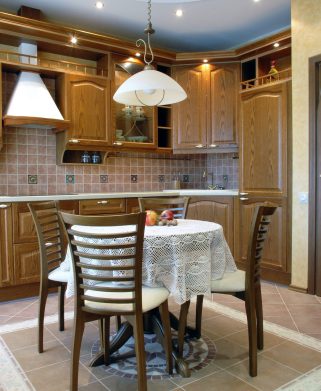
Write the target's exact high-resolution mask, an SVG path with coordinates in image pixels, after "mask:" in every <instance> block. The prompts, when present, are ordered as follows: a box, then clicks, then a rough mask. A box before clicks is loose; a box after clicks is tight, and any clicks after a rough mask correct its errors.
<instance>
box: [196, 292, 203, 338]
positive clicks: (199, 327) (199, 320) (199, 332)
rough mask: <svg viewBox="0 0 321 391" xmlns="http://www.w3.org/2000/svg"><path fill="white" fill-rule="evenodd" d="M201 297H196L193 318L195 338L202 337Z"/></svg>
mask: <svg viewBox="0 0 321 391" xmlns="http://www.w3.org/2000/svg"><path fill="white" fill-rule="evenodd" d="M203 299H204V296H203V295H197V299H196V317H195V331H196V338H201V336H202V311H203Z"/></svg>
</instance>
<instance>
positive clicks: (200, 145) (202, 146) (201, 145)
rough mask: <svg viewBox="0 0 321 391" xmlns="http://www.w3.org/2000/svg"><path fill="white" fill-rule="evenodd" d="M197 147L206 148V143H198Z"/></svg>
mask: <svg viewBox="0 0 321 391" xmlns="http://www.w3.org/2000/svg"><path fill="white" fill-rule="evenodd" d="M195 148H205V145H203V144H197V145H195Z"/></svg>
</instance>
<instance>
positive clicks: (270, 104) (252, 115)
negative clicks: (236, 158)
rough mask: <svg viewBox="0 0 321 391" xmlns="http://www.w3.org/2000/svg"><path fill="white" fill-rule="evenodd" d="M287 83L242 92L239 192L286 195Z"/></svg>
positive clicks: (289, 104) (289, 105)
mask: <svg viewBox="0 0 321 391" xmlns="http://www.w3.org/2000/svg"><path fill="white" fill-rule="evenodd" d="M290 86H291V84H290V83H289V82H288V83H280V84H277V85H274V86H272V85H271V86H267V87H264V88H260V89H257V90H256V91H251V92H244V93H242V94H241V95H242V102H241V111H242V130H241V135H240V141H241V148H240V191H241V192H250V193H251V192H254V193H255V194H256V195H258V194H264V195H266V196H286V195H287V169H288V164H287V162H288V132H289V130H288V128H289V124H290V114H291V102H290V100H289V94H290Z"/></svg>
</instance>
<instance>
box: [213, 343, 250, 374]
mask: <svg viewBox="0 0 321 391" xmlns="http://www.w3.org/2000/svg"><path fill="white" fill-rule="evenodd" d="M215 347H216V355H215V358H214V364H215V365H217V366H218V367H220V368H222V369H225V368H228V367H230V366H232V365H234V364H236V363H238V362H239V361H242V360H246V359H247V358H248V348H247V347H244V346H241V345H239V344H237V343H234V342H231V341H230V339H229V337H227V338H222V339H219V340H217V341H215Z"/></svg>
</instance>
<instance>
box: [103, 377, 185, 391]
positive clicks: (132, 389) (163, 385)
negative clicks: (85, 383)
mask: <svg viewBox="0 0 321 391" xmlns="http://www.w3.org/2000/svg"><path fill="white" fill-rule="evenodd" d="M100 382H101V383H103V384H104V385H106V386H107V387H108V389H109V390H110V391H124V390H126V391H137V380H136V379H128V378H126V377H120V376H116V375H112V376H109V377H106V378H105V379H101V380H100ZM147 387H148V390H151V391H170V390H175V389H177V385H175V384H174V383H173V382H172V381H171V380H168V379H163V380H148V382H147Z"/></svg>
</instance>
